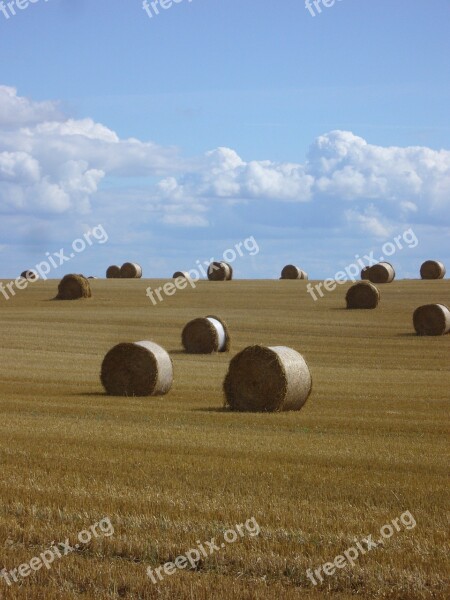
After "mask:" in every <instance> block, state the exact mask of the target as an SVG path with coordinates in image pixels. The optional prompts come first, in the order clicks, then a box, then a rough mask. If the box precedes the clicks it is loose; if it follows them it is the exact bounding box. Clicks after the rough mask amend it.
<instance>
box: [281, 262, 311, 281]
mask: <svg viewBox="0 0 450 600" xmlns="http://www.w3.org/2000/svg"><path fill="white" fill-rule="evenodd" d="M280 279H308V273H306V271H303V270H302V269H299V267H296V266H295V265H286V266H285V267H283V270H282V271H281V278H280Z"/></svg>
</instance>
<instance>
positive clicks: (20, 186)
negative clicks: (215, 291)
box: [0, 86, 450, 244]
mask: <svg viewBox="0 0 450 600" xmlns="http://www.w3.org/2000/svg"><path fill="white" fill-rule="evenodd" d="M449 208H450V151H449V150H444V149H443V150H433V149H431V148H427V147H420V146H415V147H406V148H402V147H383V146H376V145H372V144H370V143H368V142H367V141H366V140H364V139H363V138H361V137H359V136H357V135H355V134H354V133H352V132H350V131H340V130H336V131H331V132H329V133H325V134H323V135H320V136H319V137H317V138H316V139H315V140H314V142H313V143H312V145H311V146H310V149H309V152H308V153H307V156H306V159H305V161H304V163H295V162H292V163H288V162H283V163H279V162H278V163H277V162H274V161H271V160H248V161H246V160H244V159H243V158H242V157H240V156H239V154H238V153H237V152H236V151H235V150H234V149H232V148H226V147H218V148H216V149H213V150H211V151H208V152H206V153H205V154H204V155H203V156H200V157H195V158H185V157H183V156H182V154H181V152H180V150H179V149H177V148H174V147H167V146H162V145H158V144H157V143H154V142H151V141H142V140H138V139H135V138H128V139H121V138H120V137H119V136H118V135H117V133H116V132H114V131H113V130H111V129H110V128H108V127H107V126H105V125H104V124H101V123H97V122H95V121H94V120H93V119H91V118H83V119H75V118H73V117H72V116H70V115H67V114H64V111H63V110H62V109H61V107H60V105H59V104H58V103H57V102H53V101H43V102H42V101H34V100H32V99H28V98H24V97H22V96H20V95H19V94H18V92H17V90H16V89H15V88H12V87H8V86H0V214H1V215H2V219H1V220H2V222H3V227H1V226H0V233H1V234H5V232H6V231H7V230H10V228H11V226H14V227H16V229H17V230H18V231H19V232H20V234H21V236H22V240H26V237H27V234H28V233H29V234H30V236H31V237H33V239H34V238H35V237H36V236H39V235H40V234H39V231H40V230H42V235H43V236H46V235H48V231H49V229H50V228H51V227H52V224H54V223H56V222H58V223H64V222H67V223H84V222H86V221H89V220H91V219H94V220H95V221H96V222H98V221H99V220H100V221H103V222H108V223H109V224H110V229H111V227H116V228H117V230H118V231H119V230H121V229H122V230H123V229H124V228H125V229H126V230H127V232H128V234H127V235H123V233H122V234H121V235H119V236H118V238H117V239H118V243H123V244H126V243H133V242H136V241H137V240H140V241H142V240H143V239H145V230H147V232H151V231H152V230H154V228H155V227H156V226H157V227H159V228H161V230H162V231H164V230H167V231H168V232H169V233H170V232H171V234H172V235H178V233H177V232H181V231H184V233H182V236H187V237H190V238H191V239H194V238H195V236H196V235H202V234H201V233H200V232H201V231H202V230H205V228H206V227H209V228H210V229H211V235H212V236H214V231H216V232H217V231H219V229H220V227H222V228H223V227H225V229H226V228H227V227H228V228H229V231H232V230H233V225H235V224H236V223H238V222H242V220H244V221H246V223H247V225H248V229H249V232H248V233H252V232H254V231H255V230H256V228H258V227H260V226H263V227H265V228H266V231H269V229H270V231H271V232H272V233H273V232H274V231H275V230H278V231H279V232H282V231H283V230H292V229H293V228H294V229H295V228H296V229H300V230H316V231H318V230H324V231H325V230H332V231H333V236H334V237H335V238H336V237H341V238H342V239H347V238H349V237H352V238H354V237H364V236H370V237H373V238H383V237H387V236H389V235H390V234H391V233H392V232H395V231H397V232H398V231H400V230H402V228H406V227H408V226H411V225H416V226H423V227H426V228H432V229H433V230H435V231H441V232H442V233H443V235H448V231H449V227H450V210H449ZM283 215H284V217H285V218H283ZM134 231H136V232H141V233H140V234H139V233H136V234H135V235H134V234H133V232H134ZM196 232H197V233H196ZM149 237H151V236H147V239H149Z"/></svg>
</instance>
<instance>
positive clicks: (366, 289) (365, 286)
mask: <svg viewBox="0 0 450 600" xmlns="http://www.w3.org/2000/svg"><path fill="white" fill-rule="evenodd" d="M345 300H346V302H347V308H376V307H377V306H378V303H379V301H380V292H379V290H378V288H377V287H375V286H374V285H373V284H372V283H370V282H369V281H361V282H360V283H355V285H352V287H351V288H349V289H348V291H347V295H346V296H345Z"/></svg>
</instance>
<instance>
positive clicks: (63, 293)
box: [55, 275, 92, 300]
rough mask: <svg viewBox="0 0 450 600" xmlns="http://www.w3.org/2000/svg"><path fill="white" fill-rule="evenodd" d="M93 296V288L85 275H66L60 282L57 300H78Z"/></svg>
mask: <svg viewBox="0 0 450 600" xmlns="http://www.w3.org/2000/svg"><path fill="white" fill-rule="evenodd" d="M91 296H92V292H91V286H90V284H89V281H88V280H87V279H86V277H84V275H65V276H64V277H63V278H62V279H61V281H60V282H59V285H58V294H57V296H56V298H55V300H78V299H79V298H90V297H91Z"/></svg>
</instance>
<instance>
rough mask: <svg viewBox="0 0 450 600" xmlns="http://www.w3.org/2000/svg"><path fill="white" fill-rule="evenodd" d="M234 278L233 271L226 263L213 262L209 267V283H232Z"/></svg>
mask: <svg viewBox="0 0 450 600" xmlns="http://www.w3.org/2000/svg"><path fill="white" fill-rule="evenodd" d="M232 277H233V269H232V268H231V265H229V264H228V263H226V262H223V261H221V262H218V261H215V262H212V263H211V264H210V265H209V267H208V279H209V281H230V280H231V279H232Z"/></svg>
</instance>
